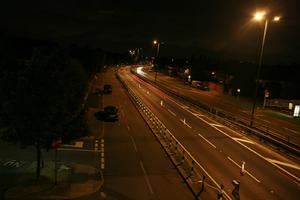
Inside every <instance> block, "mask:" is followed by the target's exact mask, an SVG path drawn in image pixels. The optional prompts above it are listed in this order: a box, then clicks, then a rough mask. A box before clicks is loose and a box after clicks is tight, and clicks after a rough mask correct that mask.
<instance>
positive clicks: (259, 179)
mask: <svg viewBox="0 0 300 200" xmlns="http://www.w3.org/2000/svg"><path fill="white" fill-rule="evenodd" d="M119 73H120V76H121V78H122V79H123V80H125V82H126V83H127V85H128V86H129V87H130V89H131V90H132V91H133V92H134V93H135V94H136V95H137V96H138V97H139V98H140V99H141V100H142V101H143V102H144V104H145V105H146V106H147V107H148V108H149V109H150V110H151V111H152V112H153V113H154V114H155V115H156V116H157V117H158V118H159V119H160V121H161V122H162V123H164V125H165V126H166V127H167V128H168V129H169V130H170V131H171V133H172V134H173V135H174V136H175V137H176V138H177V139H178V140H179V141H180V142H181V144H183V145H184V147H185V148H186V149H187V150H188V151H189V152H190V153H191V155H193V157H194V158H195V159H196V160H197V162H199V163H201V165H202V166H204V168H205V169H206V170H207V172H208V173H209V174H210V175H211V177H212V178H213V179H214V180H215V181H216V182H217V183H218V184H219V185H221V184H223V185H224V186H225V188H224V190H225V192H226V194H227V195H228V197H231V198H233V197H232V196H231V192H232V190H233V187H234V186H233V185H232V180H239V181H240V196H241V199H299V196H300V171H299V170H300V166H299V163H296V162H294V161H290V160H288V159H287V158H285V157H284V156H282V155H280V154H277V153H276V152H273V151H272V150H270V149H268V148H266V147H264V146H263V145H261V144H259V143H257V142H256V141H253V140H251V138H247V137H246V136H245V135H243V134H241V133H238V132H236V131H234V130H231V129H230V128H227V127H226V126H224V125H222V124H219V123H218V122H216V121H214V120H212V119H210V118H209V117H207V116H205V114H204V113H202V112H200V111H199V110H197V109H196V108H194V107H192V106H190V105H185V104H184V103H183V102H180V101H178V100H176V99H174V98H172V97H170V96H168V95H167V94H165V93H164V92H162V91H160V90H158V89H157V88H156V87H153V86H152V85H150V84H148V83H146V82H144V81H143V80H141V79H139V78H138V77H136V76H134V75H133V74H131V73H130V70H129V69H122V70H120V71H119ZM243 162H244V169H245V170H246V172H245V173H244V174H243V175H241V173H240V171H241V167H242V165H243Z"/></svg>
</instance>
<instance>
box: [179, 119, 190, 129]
mask: <svg viewBox="0 0 300 200" xmlns="http://www.w3.org/2000/svg"><path fill="white" fill-rule="evenodd" d="M180 121H182V123H183V124H184V125H186V126H187V127H189V128H192V127H191V126H190V125H189V124H188V123H186V121H185V119H180Z"/></svg>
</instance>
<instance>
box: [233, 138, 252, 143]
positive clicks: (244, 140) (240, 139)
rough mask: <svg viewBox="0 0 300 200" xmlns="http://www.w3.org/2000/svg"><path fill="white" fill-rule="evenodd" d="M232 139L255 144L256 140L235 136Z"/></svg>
mask: <svg viewBox="0 0 300 200" xmlns="http://www.w3.org/2000/svg"><path fill="white" fill-rule="evenodd" d="M232 139H234V140H235V141H241V142H246V143H250V144H255V142H253V141H251V140H246V139H242V138H235V137H233V138H232Z"/></svg>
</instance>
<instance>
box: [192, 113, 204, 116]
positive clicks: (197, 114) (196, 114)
mask: <svg viewBox="0 0 300 200" xmlns="http://www.w3.org/2000/svg"><path fill="white" fill-rule="evenodd" d="M193 115H195V116H196V117H203V116H204V115H202V114H199V113H193Z"/></svg>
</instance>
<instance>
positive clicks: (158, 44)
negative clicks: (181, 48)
mask: <svg viewBox="0 0 300 200" xmlns="http://www.w3.org/2000/svg"><path fill="white" fill-rule="evenodd" d="M153 44H154V45H156V46H157V48H156V56H155V61H156V63H157V62H158V56H159V47H160V42H159V41H157V40H154V41H153ZM156 79H157V67H156V69H155V82H156Z"/></svg>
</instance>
